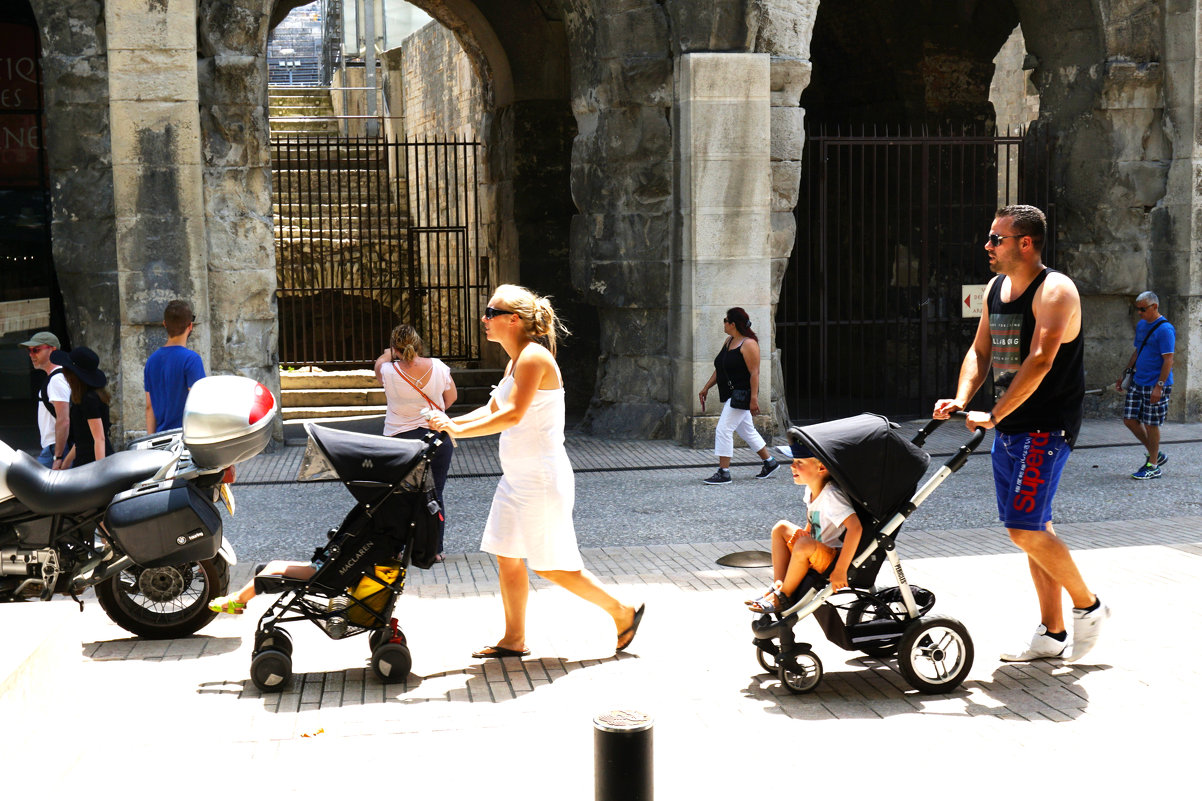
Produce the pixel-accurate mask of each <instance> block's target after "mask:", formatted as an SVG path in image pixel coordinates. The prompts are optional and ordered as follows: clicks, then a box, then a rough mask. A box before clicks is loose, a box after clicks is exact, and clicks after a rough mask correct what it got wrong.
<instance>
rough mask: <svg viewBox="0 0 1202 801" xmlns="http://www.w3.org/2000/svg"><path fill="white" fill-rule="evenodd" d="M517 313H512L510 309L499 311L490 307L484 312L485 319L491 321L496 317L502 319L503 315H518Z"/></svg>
mask: <svg viewBox="0 0 1202 801" xmlns="http://www.w3.org/2000/svg"><path fill="white" fill-rule="evenodd" d="M516 313H517V312H512V311H510V310H509V309H497V308H494V307H493V306H489V307H488V308H486V309H485V310H484V319H486V320H491V319H492V318H494V317H500V316H501V315H502V314H516Z"/></svg>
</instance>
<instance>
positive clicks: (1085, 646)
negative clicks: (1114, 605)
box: [1068, 602, 1110, 662]
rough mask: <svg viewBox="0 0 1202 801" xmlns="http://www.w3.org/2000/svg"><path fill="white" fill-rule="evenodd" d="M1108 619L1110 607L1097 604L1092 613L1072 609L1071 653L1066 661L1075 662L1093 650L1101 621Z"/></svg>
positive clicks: (1100, 627) (1100, 628)
mask: <svg viewBox="0 0 1202 801" xmlns="http://www.w3.org/2000/svg"><path fill="white" fill-rule="evenodd" d="M1108 617H1110V607H1109V606H1107V605H1106V604H1104V603H1101V602H1099V603H1098V608H1097V609H1095V610H1093V611H1092V612H1086V611H1085V610H1084V609H1077V608H1075V607H1074V608H1073V652H1072V655H1071V656H1069V658H1068V661H1070V662H1076V661H1077V660H1078V659H1080V658H1081V657H1083V656H1085V655H1086V654H1087V653H1089V652H1090V651H1092V650H1093V647H1094V645H1095V644H1097V642H1098V633H1099V632H1100V631H1101V630H1102V621H1103V620H1105V619H1106V618H1108Z"/></svg>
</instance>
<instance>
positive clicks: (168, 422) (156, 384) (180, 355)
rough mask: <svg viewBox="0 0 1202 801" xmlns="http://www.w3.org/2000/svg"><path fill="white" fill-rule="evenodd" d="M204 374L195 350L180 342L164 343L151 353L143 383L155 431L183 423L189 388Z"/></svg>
mask: <svg viewBox="0 0 1202 801" xmlns="http://www.w3.org/2000/svg"><path fill="white" fill-rule="evenodd" d="M204 377H205V368H204V364H203V363H202V362H201V360H200V354H198V353H197V352H196V351H194V350H188V349H187V348H185V347H183V346H182V345H164V346H163V347H161V348H159V349H158V350H156V351H155V352H154V353H152V354H150V358H149V359H147V360H146V367H145V368H144V369H143V370H142V386H143V387H145V388H146V391H147V392H148V393H149V394H150V408H151V409H153V410H154V428H155V431H167V430H168V429H172V428H179V427H180V426H182V425H183V424H184V403H185V402H186V401H187V400H188V390H189V389H191V388H192V385H193V384H195V383H196V382H197V381H199V380H200V379H202V378H204Z"/></svg>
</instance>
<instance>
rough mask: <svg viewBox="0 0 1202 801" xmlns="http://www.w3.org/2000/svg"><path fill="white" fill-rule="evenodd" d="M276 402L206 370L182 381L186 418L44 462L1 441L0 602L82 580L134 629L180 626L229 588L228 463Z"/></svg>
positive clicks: (244, 452)
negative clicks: (104, 450)
mask: <svg viewBox="0 0 1202 801" xmlns="http://www.w3.org/2000/svg"><path fill="white" fill-rule="evenodd" d="M275 416H276V403H275V399H274V398H273V396H272V394H271V392H270V391H269V390H268V389H267V388H266V387H264V386H263V385H262V384H260V383H258V382H257V381H253V380H252V379H249V378H241V377H237V376H210V377H207V378H203V379H201V380H200V381H197V382H196V383H195V384H193V385H192V389H191V390H190V391H189V393H188V400H187V403H186V405H185V407H184V417H183V427H182V428H179V429H174V430H171V431H165V432H162V433H161V434H156V435H151V436H148V437H143V438H142V439H139V440H135V441H134V442H132V443H130V446H129V448H128V449H127V450H125V451H121V452H119V453H114V454H111V455H110V456H107V457H105V458H104V459H101V460H100V461H98V462H93V463H91V464H87V465H83V466H81V467H78V468H74V469H71V470H50V469H48V468H46V467H44V466H43V465H42V464H41V463H39V462H38V461H37V460H36V459H34V458H33V457H32V456H30V455H29V454H27V453H24V452H21V451H15V450H13V449H12V448H11V447H9V446H8V445H7V444H5V443H4V442H2V441H0V602H12V601H25V600H31V599H40V600H43V601H48V600H50V599H51V598H53V597H54V595H55V594H59V595H67V596H70V597H71V598H72V599H74V600H75V601H76V602H77V603H78V604H79V605H80V609H81V610H82V609H83V602H82V601H81V600H80V599H79V594H80V593H82V592H84V591H86V590H87V589H88V588H94V589H95V590H96V598H97V600H98V601H99V602H100V606H101V608H102V609H103V610H104V611H105V613H106V614H107V615H108V616H109V618H111V619H112V621H113V622H114V623H116V624H117V625H118V626H120V627H121V628H123V629H125V630H126V631H129V632H131V633H133V634H135V635H137V636H139V637H145V638H148V639H169V638H175V637H186V636H188V635H190V634H194V633H196V632H197V631H199V630H200V629H201V628H203V627H204V626H205V625H207V624H208V623H209V622H210V621H211V620H213V618H214V617H216V615H217V613H216V612H213V611H211V610H210V609H209V602H210V601H211V600H212V599H213V598H216V597H219V596H221V595H225V594H226V593H227V592H228V590H229V578H230V567H231V566H232V565H234V564H236V563H237V557H236V555H235V554H234V550H233V547H232V546H231V545H230V544H229V542H227V541H225V540H224V539H223V537H222V534H221V514H220V512H219V511H218V508H217V504H218V502H219V501H221V502H223V503H224V505H225V507H226V510H227V511H228V512H229V514H230V515H233V513H234V509H235V506H234V497H233V493H232V492H231V490H230V484H232V483H233V481H234V465H235V464H237V463H238V462H242V461H245V460H246V459H249V458H251V457H252V456H254V455H256V454H258V453H259V452H260V451H262V450H263V448H264V447H266V445H267V442H268V440H270V438H271V432H272V422H273V421H274V419H275Z"/></svg>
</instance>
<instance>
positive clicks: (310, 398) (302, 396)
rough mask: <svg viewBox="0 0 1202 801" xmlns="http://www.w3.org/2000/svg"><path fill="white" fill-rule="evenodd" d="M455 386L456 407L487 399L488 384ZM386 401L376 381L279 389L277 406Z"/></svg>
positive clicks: (342, 406)
mask: <svg viewBox="0 0 1202 801" xmlns="http://www.w3.org/2000/svg"><path fill="white" fill-rule="evenodd" d="M456 389H457V390H458V398H457V400H456V402H455V405H457V406H458V405H461V404H466V405H467V406H470V407H471V408H473V409H474V408H476V407H477V406H482V405H484V404H485V403H487V402H488V394H489V390H490V387H460V386H458V384H456ZM387 402H388V401H387V398H386V397H385V395H384V388H383V387H381V386H379V385H378V384H377V385H376V386H375V387H372V388H366V387H365V388H353V389H347V388H343V389H288V390H282V391H281V392H280V406H281V408H282V409H283V410H284V411H285V412H287V411H289V410H292V409H310V410H311V409H345V408H351V407H355V408H364V407H372V408H375V407H379V408H383V407H384V406H385V405H386V404H387Z"/></svg>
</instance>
